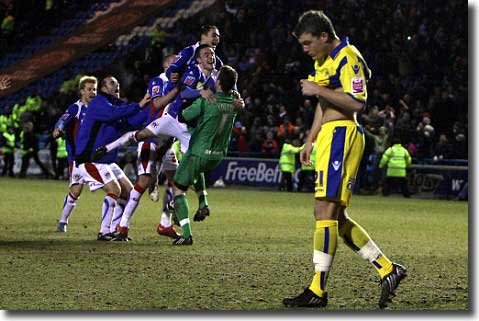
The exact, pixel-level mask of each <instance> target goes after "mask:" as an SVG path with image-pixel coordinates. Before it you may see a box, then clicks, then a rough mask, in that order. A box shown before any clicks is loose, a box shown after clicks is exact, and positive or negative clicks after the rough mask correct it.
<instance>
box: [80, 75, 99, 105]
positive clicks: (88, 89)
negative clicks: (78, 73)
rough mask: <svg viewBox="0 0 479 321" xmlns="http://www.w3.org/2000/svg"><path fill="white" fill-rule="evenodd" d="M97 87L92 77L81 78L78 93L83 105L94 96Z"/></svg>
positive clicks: (96, 81)
mask: <svg viewBox="0 0 479 321" xmlns="http://www.w3.org/2000/svg"><path fill="white" fill-rule="evenodd" d="M97 86H98V79H96V77H93V76H83V77H81V78H80V81H79V82H78V91H79V92H80V98H81V100H82V101H83V102H84V103H87V104H88V103H89V102H90V100H92V98H93V97H95V96H96V90H97Z"/></svg>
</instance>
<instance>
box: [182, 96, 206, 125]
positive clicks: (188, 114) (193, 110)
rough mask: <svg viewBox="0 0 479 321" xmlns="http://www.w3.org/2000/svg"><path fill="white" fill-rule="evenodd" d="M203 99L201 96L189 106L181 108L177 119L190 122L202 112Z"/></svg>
mask: <svg viewBox="0 0 479 321" xmlns="http://www.w3.org/2000/svg"><path fill="white" fill-rule="evenodd" d="M204 102H205V100H204V99H203V98H198V99H196V100H195V101H194V102H193V104H191V106H189V107H188V108H185V109H183V111H182V112H181V113H180V114H179V115H178V120H179V121H180V122H183V123H187V124H188V123H191V122H192V121H194V120H195V119H197V118H198V117H200V116H201V114H202V113H203V107H202V106H203V104H204Z"/></svg>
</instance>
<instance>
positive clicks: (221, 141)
mask: <svg viewBox="0 0 479 321" xmlns="http://www.w3.org/2000/svg"><path fill="white" fill-rule="evenodd" d="M237 79H238V74H237V72H236V71H235V70H234V69H233V68H231V67H230V66H226V65H225V66H223V67H222V68H221V69H220V71H219V73H218V77H217V79H216V95H215V96H216V101H217V102H216V103H214V104H210V103H209V102H208V100H206V99H204V98H198V99H197V100H195V102H194V103H193V105H191V106H190V107H188V108H186V109H184V110H183V111H182V112H181V114H180V115H179V117H180V120H182V121H184V122H187V123H191V122H197V124H196V126H195V128H194V129H193V132H192V135H191V140H190V146H189V148H188V151H187V152H186V153H185V154H184V155H183V159H182V161H181V162H180V166H179V167H178V170H177V171H176V174H175V177H174V183H175V188H174V189H175V210H176V215H177V216H178V220H179V221H180V225H181V227H182V228H183V234H182V235H181V236H179V237H178V238H177V239H176V240H174V241H173V245H192V244H193V238H192V235H191V228H190V220H189V218H188V200H187V199H186V191H187V190H188V187H189V186H190V185H192V184H193V183H194V182H195V180H196V178H197V177H198V175H199V174H200V173H202V172H205V171H209V170H212V169H213V168H215V167H216V166H218V165H219V163H220V162H221V161H222V159H223V158H224V157H225V156H226V152H227V150H228V144H229V141H230V138H231V130H232V129H233V124H234V120H235V117H236V114H237V112H238V111H240V110H241V107H238V106H235V105H234V104H233V99H234V95H233V88H234V85H235V83H236V81H237Z"/></svg>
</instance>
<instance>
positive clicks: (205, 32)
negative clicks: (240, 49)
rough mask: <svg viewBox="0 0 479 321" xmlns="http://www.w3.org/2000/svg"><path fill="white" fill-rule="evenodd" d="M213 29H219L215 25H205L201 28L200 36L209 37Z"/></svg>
mask: <svg viewBox="0 0 479 321" xmlns="http://www.w3.org/2000/svg"><path fill="white" fill-rule="evenodd" d="M211 29H218V27H216V26H215V25H203V26H201V29H200V30H201V32H200V35H205V36H206V35H208V32H210V30H211Z"/></svg>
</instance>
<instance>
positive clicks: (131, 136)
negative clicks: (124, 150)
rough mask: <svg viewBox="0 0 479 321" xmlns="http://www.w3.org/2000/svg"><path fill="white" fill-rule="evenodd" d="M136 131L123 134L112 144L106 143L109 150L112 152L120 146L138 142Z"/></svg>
mask: <svg viewBox="0 0 479 321" xmlns="http://www.w3.org/2000/svg"><path fill="white" fill-rule="evenodd" d="M135 134H136V131H131V132H128V133H126V134H123V136H121V137H120V138H118V139H117V140H115V141H113V142H111V143H110V144H108V145H106V150H107V152H110V151H112V150H114V149H116V148H118V147H121V146H125V145H129V144H131V143H134V142H137V140H136V138H135Z"/></svg>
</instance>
